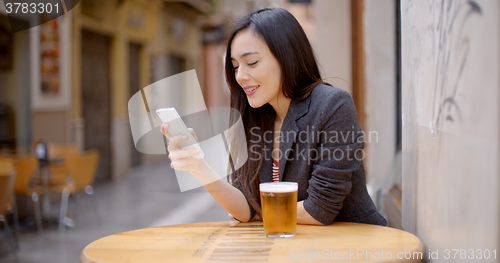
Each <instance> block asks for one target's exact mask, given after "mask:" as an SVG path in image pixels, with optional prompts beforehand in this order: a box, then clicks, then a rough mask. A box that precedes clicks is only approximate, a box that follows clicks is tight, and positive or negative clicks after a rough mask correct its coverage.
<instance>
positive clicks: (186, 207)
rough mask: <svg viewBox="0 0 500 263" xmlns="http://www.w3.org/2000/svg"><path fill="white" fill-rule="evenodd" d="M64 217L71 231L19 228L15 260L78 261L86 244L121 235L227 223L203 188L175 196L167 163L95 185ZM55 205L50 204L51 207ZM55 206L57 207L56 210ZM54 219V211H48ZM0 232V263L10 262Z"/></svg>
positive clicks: (142, 168)
mask: <svg viewBox="0 0 500 263" xmlns="http://www.w3.org/2000/svg"><path fill="white" fill-rule="evenodd" d="M72 204H74V203H72V202H71V201H70V208H69V212H68V213H69V217H71V218H74V219H75V222H76V226H75V228H66V232H65V234H64V235H63V236H62V235H60V234H59V233H58V229H57V225H51V226H50V228H48V229H44V231H43V233H42V234H41V235H37V234H36V231H35V229H34V228H33V227H24V228H21V238H20V249H19V250H18V259H19V262H21V263H23V262H37V263H43V262H47V263H48V262H51V263H52V262H61V263H68V262H69V263H71V262H75V263H76V262H79V256H80V252H81V251H82V250H83V248H84V247H85V246H86V245H88V244H89V243H91V242H92V241H94V240H96V239H99V238H101V237H104V236H107V235H110V234H115V233H120V232H124V231H129V230H134V229H140V228H146V227H150V226H158V225H169V224H180V223H195V222H209V221H227V220H229V217H228V214H227V212H226V211H225V210H224V209H223V208H222V207H221V206H219V204H217V202H216V201H215V200H214V199H213V198H212V197H211V196H210V194H209V193H208V192H207V191H206V190H205V189H204V188H198V189H194V190H191V191H187V192H183V193H181V192H180V190H179V186H178V185H177V179H176V177H175V173H174V171H173V170H172V169H171V168H170V163H169V162H168V161H166V162H162V163H159V164H155V165H151V166H142V167H138V168H135V169H134V170H133V171H131V172H130V174H129V175H128V176H126V177H125V178H124V179H122V180H119V181H114V182H109V183H106V184H101V185H97V186H96V187H95V189H94V194H93V195H92V196H82V198H81V200H80V203H79V204H80V205H79V206H78V207H76V206H75V205H73V206H72ZM54 206H55V205H54ZM57 207H58V206H57ZM76 210H78V213H76ZM53 212H54V213H53V214H54V215H55V216H57V211H53ZM9 248H10V246H9V243H7V239H6V236H5V231H3V228H1V233H0V250H1V252H0V253H2V255H0V262H2V263H3V262H5V263H8V262H15V261H14V257H13V255H12V254H7V255H6V254H5V252H6V251H8V249H9Z"/></svg>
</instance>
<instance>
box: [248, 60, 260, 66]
mask: <svg viewBox="0 0 500 263" xmlns="http://www.w3.org/2000/svg"><path fill="white" fill-rule="evenodd" d="M257 62H259V61H258V60H257V61H255V62H252V63H248V66H253V65H255V64H257Z"/></svg>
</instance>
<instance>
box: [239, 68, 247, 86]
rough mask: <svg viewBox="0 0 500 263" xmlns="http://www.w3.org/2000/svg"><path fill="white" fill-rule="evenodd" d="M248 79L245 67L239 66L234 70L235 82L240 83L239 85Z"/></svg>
mask: <svg viewBox="0 0 500 263" xmlns="http://www.w3.org/2000/svg"><path fill="white" fill-rule="evenodd" d="M248 80H250V75H248V72H247V71H246V70H245V69H242V68H241V67H239V68H238V71H236V82H238V83H240V85H241V83H245V82H246V81H248Z"/></svg>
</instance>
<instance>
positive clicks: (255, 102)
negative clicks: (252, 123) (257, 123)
mask: <svg viewBox="0 0 500 263" xmlns="http://www.w3.org/2000/svg"><path fill="white" fill-rule="evenodd" d="M248 104H250V107H252V108H254V109H256V108H260V107H262V106H263V105H264V104H265V103H262V102H260V101H259V102H257V101H251V100H249V101H248Z"/></svg>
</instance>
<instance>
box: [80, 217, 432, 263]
mask: <svg viewBox="0 0 500 263" xmlns="http://www.w3.org/2000/svg"><path fill="white" fill-rule="evenodd" d="M422 258H423V246H422V243H421V242H420V240H419V239H418V238H417V237H415V236H414V235H412V234H410V233H408V232H405V231H402V230H398V229H395V228H389V227H381V226H374V225H366V224H357V223H340V222H339V223H333V224H331V225H329V226H308V225H297V234H296V235H295V236H294V237H292V238H266V237H265V236H264V228H263V226H262V222H251V223H239V222H235V221H229V222H213V223H196V224H184V225H172V226H163V227H153V228H146V229H139V230H134V231H129V232H124V233H119V234H115V235H111V236H107V237H104V238H101V239H99V240H96V241H94V242H92V243H91V244H89V245H88V246H87V247H86V248H85V249H84V250H83V251H82V253H81V255H80V262H82V263H88V262H92V263H94V262H184V263H187V262H294V261H297V262H301V261H302V262H304V261H305V262H325V261H338V262H345V261H349V262H351V261H353V262H420V261H421V260H422Z"/></svg>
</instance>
